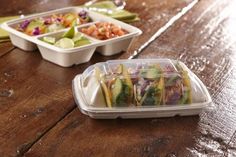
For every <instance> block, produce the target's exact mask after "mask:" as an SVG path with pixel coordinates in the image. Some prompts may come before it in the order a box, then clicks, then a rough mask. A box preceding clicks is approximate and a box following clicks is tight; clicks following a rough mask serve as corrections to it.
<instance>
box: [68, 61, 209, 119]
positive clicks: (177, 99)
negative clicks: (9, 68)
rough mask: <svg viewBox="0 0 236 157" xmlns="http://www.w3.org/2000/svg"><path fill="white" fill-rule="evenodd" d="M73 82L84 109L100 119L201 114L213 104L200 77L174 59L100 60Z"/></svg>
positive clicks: (81, 107)
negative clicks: (100, 61)
mask: <svg viewBox="0 0 236 157" xmlns="http://www.w3.org/2000/svg"><path fill="white" fill-rule="evenodd" d="M72 84H73V94H74V99H75V102H76V103H77V105H78V107H79V109H80V110H81V112H82V113H84V114H86V115H89V116H90V117H92V118H98V119H99V118H101V119H104V118H105V119H114V118H151V117H172V116H176V115H180V116H187V115H197V114H199V113H200V112H201V111H202V110H203V109H204V108H206V107H207V106H209V105H210V104H211V97H210V95H209V92H208V91H207V89H206V87H205V85H204V84H203V83H202V82H201V81H200V79H199V78H198V77H197V76H196V75H195V74H194V73H192V72H191V71H190V70H189V69H188V68H187V67H186V66H185V64H183V63H182V62H180V61H176V60H170V59H136V60H113V61H107V62H102V63H97V64H95V65H92V66H90V67H88V68H87V69H86V70H85V71H84V72H83V73H82V74H79V75H77V76H76V77H75V78H74V80H73V83H72Z"/></svg>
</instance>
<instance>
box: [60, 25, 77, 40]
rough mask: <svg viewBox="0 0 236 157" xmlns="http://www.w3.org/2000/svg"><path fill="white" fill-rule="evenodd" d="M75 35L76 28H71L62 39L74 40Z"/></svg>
mask: <svg viewBox="0 0 236 157" xmlns="http://www.w3.org/2000/svg"><path fill="white" fill-rule="evenodd" d="M74 35H75V27H71V28H70V29H69V30H68V31H67V32H65V33H64V34H63V35H62V38H71V39H72V38H73V37H74Z"/></svg>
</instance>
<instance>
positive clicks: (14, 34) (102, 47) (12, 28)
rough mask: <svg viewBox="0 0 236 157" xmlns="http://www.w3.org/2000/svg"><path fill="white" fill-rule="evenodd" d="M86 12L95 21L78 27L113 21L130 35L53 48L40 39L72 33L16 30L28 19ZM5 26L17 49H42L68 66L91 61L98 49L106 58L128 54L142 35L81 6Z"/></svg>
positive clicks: (15, 21)
mask: <svg viewBox="0 0 236 157" xmlns="http://www.w3.org/2000/svg"><path fill="white" fill-rule="evenodd" d="M82 10H85V11H86V12H87V13H88V16H89V17H90V19H91V23H87V24H81V25H78V26H77V28H83V27H88V26H89V25H91V24H94V23H96V22H110V23H113V24H115V25H118V26H120V27H121V28H122V29H124V30H126V31H127V32H128V33H127V34H125V35H123V36H119V37H115V38H112V39H108V40H98V39H95V38H93V37H90V38H89V39H91V41H92V42H91V44H89V45H87V46H85V47H76V48H73V49H62V48H57V47H55V46H52V45H49V44H47V43H43V42H42V41H41V40H40V39H41V38H42V37H44V36H50V35H52V36H57V35H58V34H62V32H65V31H66V30H68V28H65V29H62V30H59V31H56V32H50V33H45V34H40V35H37V36H30V35H27V34H25V33H23V32H21V31H18V30H17V29H16V27H17V25H19V24H20V23H22V22H24V21H25V20H29V21H30V20H33V19H37V18H42V17H48V16H51V15H53V14H64V13H71V12H72V13H78V12H81V11H82ZM1 27H2V28H3V29H5V30H6V31H8V32H9V36H10V39H11V42H12V44H13V45H15V46H16V47H18V48H20V49H22V50H25V51H33V50H36V49H37V46H38V48H39V50H40V52H41V54H42V56H43V58H44V59H46V60H48V61H51V62H53V63H55V64H58V65H61V66H64V67H68V66H72V65H73V64H80V63H84V62H87V61H89V60H90V58H91V56H92V55H93V53H94V52H95V50H97V51H98V52H99V53H101V54H102V55H106V56H110V55H114V54H117V53H119V52H121V51H125V50H126V49H127V48H128V46H129V45H130V43H131V41H132V40H133V38H134V37H135V36H138V35H140V34H141V33H142V32H141V30H139V29H138V28H136V27H133V26H131V25H129V24H126V23H124V22H121V21H118V20H115V19H113V18H110V17H107V16H104V15H101V14H98V13H96V12H93V11H90V10H88V9H86V8H80V7H68V8H62V9H57V10H53V11H48V12H44V13H39V14H34V15H30V16H26V17H24V18H19V19H15V20H11V21H8V22H5V23H3V24H2V25H1ZM79 56H80V57H79Z"/></svg>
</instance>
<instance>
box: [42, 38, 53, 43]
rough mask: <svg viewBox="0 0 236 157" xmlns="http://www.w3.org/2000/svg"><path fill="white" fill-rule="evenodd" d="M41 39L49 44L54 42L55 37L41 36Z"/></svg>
mask: <svg viewBox="0 0 236 157" xmlns="http://www.w3.org/2000/svg"><path fill="white" fill-rule="evenodd" d="M43 41H44V42H46V43H49V44H55V42H56V38H54V37H43Z"/></svg>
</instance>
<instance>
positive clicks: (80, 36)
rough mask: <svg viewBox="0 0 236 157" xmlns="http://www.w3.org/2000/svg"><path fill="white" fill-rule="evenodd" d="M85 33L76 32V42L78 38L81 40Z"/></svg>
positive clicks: (74, 38)
mask: <svg viewBox="0 0 236 157" xmlns="http://www.w3.org/2000/svg"><path fill="white" fill-rule="evenodd" d="M82 37H83V35H82V34H81V33H79V32H78V33H76V34H75V36H74V37H73V38H72V40H73V41H74V42H77V41H78V40H81V39H82Z"/></svg>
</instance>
